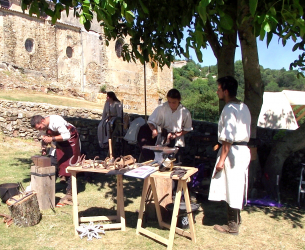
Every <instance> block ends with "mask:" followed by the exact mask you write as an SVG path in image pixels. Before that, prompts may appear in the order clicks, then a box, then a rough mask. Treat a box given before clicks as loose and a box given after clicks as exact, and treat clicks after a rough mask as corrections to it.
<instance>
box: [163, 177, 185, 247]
mask: <svg viewBox="0 0 305 250" xmlns="http://www.w3.org/2000/svg"><path fill="white" fill-rule="evenodd" d="M181 191H182V181H181V180H178V187H177V191H176V197H175V203H174V209H173V215H172V221H171V227H170V231H169V239H168V245H167V249H168V250H171V249H172V248H173V244H174V237H175V231H176V226H177V220H178V212H179V208H180V201H181Z"/></svg>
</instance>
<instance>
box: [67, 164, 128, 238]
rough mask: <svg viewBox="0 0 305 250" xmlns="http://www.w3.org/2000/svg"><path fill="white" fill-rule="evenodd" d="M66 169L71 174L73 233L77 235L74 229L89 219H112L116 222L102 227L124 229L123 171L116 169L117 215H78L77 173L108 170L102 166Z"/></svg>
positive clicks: (103, 172)
mask: <svg viewBox="0 0 305 250" xmlns="http://www.w3.org/2000/svg"><path fill="white" fill-rule="evenodd" d="M66 171H67V172H68V173H71V175H72V199H73V224H74V227H75V234H76V235H78V232H77V231H76V229H77V228H78V227H79V223H80V222H90V221H113V220H116V222H117V223H112V224H104V225H103V229H121V230H122V231H125V227H126V226H125V211H124V194H123V174H124V172H123V171H122V172H119V171H116V172H117V174H116V177H117V215H110V216H90V217H89V216H86V217H79V214H78V205H77V204H78V203H77V182H76V181H77V173H81V172H87V173H101V174H107V173H109V172H110V171H115V170H108V169H103V168H82V167H67V169H66Z"/></svg>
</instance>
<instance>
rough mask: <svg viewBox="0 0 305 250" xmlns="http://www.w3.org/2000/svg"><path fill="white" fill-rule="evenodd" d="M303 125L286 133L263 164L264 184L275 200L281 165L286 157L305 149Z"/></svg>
mask: <svg viewBox="0 0 305 250" xmlns="http://www.w3.org/2000/svg"><path fill="white" fill-rule="evenodd" d="M304 137H305V124H303V125H301V126H300V127H299V128H298V129H297V130H293V131H289V130H287V131H286V135H285V136H284V137H283V138H282V139H281V141H279V142H278V143H277V144H276V145H275V146H274V147H273V148H272V149H271V151H270V154H269V156H268V158H267V161H266V163H265V171H264V172H265V175H264V177H263V180H264V184H265V186H266V189H267V191H268V192H269V194H271V195H273V196H275V197H274V198H276V197H277V196H276V184H277V176H279V178H281V176H282V169H283V164H284V162H285V160H286V159H287V157H288V156H289V155H290V154H292V153H294V152H296V151H298V150H301V149H303V148H304V147H305V140H302V138H304Z"/></svg>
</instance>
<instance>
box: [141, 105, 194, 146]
mask: <svg viewBox="0 0 305 250" xmlns="http://www.w3.org/2000/svg"><path fill="white" fill-rule="evenodd" d="M147 123H150V124H153V125H154V126H155V127H156V128H158V129H159V131H158V138H157V143H156V144H160V142H161V131H160V130H161V129H162V128H164V129H166V130H167V132H173V133H175V132H181V131H192V130H193V127H192V117H191V113H190V112H189V110H188V109H187V108H186V107H184V106H183V105H182V104H179V106H178V108H177V110H175V111H174V112H173V111H172V109H171V108H170V106H169V104H168V102H165V103H163V104H161V105H160V106H158V107H157V108H156V109H155V110H154V111H153V113H152V114H151V115H150V116H149V118H148V122H147ZM175 146H178V147H184V146H185V142H184V136H180V137H177V138H176V142H175Z"/></svg>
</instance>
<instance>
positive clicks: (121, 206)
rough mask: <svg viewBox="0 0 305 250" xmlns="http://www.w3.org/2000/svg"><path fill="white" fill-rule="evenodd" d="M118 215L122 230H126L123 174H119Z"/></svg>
mask: <svg viewBox="0 0 305 250" xmlns="http://www.w3.org/2000/svg"><path fill="white" fill-rule="evenodd" d="M117 216H118V218H120V222H121V230H122V231H125V229H126V228H125V226H126V225H125V210H124V194H123V175H121V174H119V175H117Z"/></svg>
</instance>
